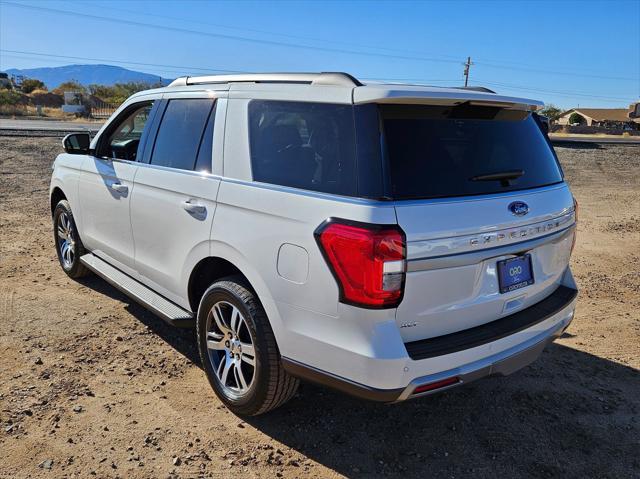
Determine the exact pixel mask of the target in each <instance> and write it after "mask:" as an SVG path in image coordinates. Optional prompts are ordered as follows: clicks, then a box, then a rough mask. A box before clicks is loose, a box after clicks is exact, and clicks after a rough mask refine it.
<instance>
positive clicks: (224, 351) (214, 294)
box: [197, 277, 298, 416]
mask: <svg viewBox="0 0 640 479" xmlns="http://www.w3.org/2000/svg"><path fill="white" fill-rule="evenodd" d="M197 330H198V349H199V352H200V358H201V360H202V365H203V367H204V370H205V372H206V374H207V378H208V379H209V383H210V384H211V386H212V387H213V390H214V391H215V393H216V395H217V396H218V397H219V398H220V400H221V401H222V402H223V403H224V404H225V405H226V406H227V407H228V408H229V409H230V410H231V411H232V412H234V413H236V414H240V415H247V416H254V415H258V414H262V413H265V412H267V411H270V410H271V409H274V408H276V407H278V406H280V405H282V404H283V403H285V402H286V401H288V400H289V399H290V398H291V397H292V396H293V395H294V394H295V392H296V390H297V388H298V380H297V379H295V378H294V377H292V376H290V375H289V374H287V373H286V371H284V369H283V368H282V364H281V362H280V353H279V350H278V345H277V344H276V341H275V337H274V335H273V331H272V329H271V325H270V324H269V321H268V319H267V315H266V313H265V312H264V309H263V308H262V305H261V304H260V302H259V301H258V300H257V298H256V296H255V294H254V293H253V292H252V291H251V290H249V288H247V287H246V286H245V285H244V284H243V282H242V279H241V278H239V277H230V278H225V279H223V280H220V281H218V282H216V283H214V284H213V285H212V286H211V287H210V288H209V289H208V290H207V291H206V292H205V293H204V296H203V297H202V300H201V301H200V307H199V308H198V318H197Z"/></svg>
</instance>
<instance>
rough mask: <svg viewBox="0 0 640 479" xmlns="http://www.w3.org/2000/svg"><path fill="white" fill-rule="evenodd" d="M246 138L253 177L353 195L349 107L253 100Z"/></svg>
mask: <svg viewBox="0 0 640 479" xmlns="http://www.w3.org/2000/svg"><path fill="white" fill-rule="evenodd" d="M249 136H250V143H251V165H252V170H253V179H254V180H256V181H261V182H265V183H273V184H277V185H283V186H292V187H295V188H304V189H308V190H314V191H322V192H327V193H336V194H341V195H355V194H356V181H355V135H354V120H353V109H352V107H351V106H350V105H333V104H321V103H302V102H281V101H260V100H253V101H251V102H250V104H249Z"/></svg>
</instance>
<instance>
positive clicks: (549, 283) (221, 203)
mask: <svg viewBox="0 0 640 479" xmlns="http://www.w3.org/2000/svg"><path fill="white" fill-rule="evenodd" d="M540 105H541V103H539V102H536V101H531V100H526V99H522V98H513V97H505V96H500V95H496V94H495V93H493V92H491V91H490V90H486V89H471V88H469V89H464V88H433V87H423V86H412V85H390V84H366V85H363V84H362V83H360V82H359V81H358V80H356V79H355V78H353V77H351V76H350V75H347V74H344V73H319V74H265V75H240V76H209V77H187V78H179V79H177V80H175V81H174V82H173V83H172V84H171V85H169V86H168V87H166V88H161V89H157V90H150V91H145V92H141V93H138V94H136V95H133V96H132V97H131V98H129V99H128V100H127V101H126V102H125V103H124V104H123V105H122V106H121V107H120V108H119V109H118V111H116V112H115V113H114V115H113V116H112V118H111V119H110V120H109V121H108V122H107V123H106V124H105V125H104V127H103V128H102V129H101V130H100V132H99V133H98V134H97V135H96V137H95V138H94V139H93V140H92V141H90V139H89V136H88V135H87V134H72V135H69V136H67V137H66V138H65V140H64V147H65V150H66V154H61V155H60V156H58V158H57V159H56V161H55V163H54V171H53V176H52V179H51V211H52V214H53V222H54V236H55V241H56V246H57V252H58V257H59V259H60V263H61V265H62V267H63V269H64V270H65V271H66V273H67V274H68V275H69V276H71V277H73V278H77V277H79V276H81V275H83V274H85V273H87V272H88V271H89V270H90V271H93V272H95V273H97V274H98V275H100V276H102V277H103V278H105V279H106V280H107V281H108V282H110V283H111V284H113V285H114V286H116V287H117V288H119V289H121V290H122V291H124V292H125V293H127V294H128V295H130V296H131V297H132V298H133V299H135V300H137V301H139V302H140V303H141V304H143V305H144V306H146V307H148V308H149V309H150V310H152V311H153V312H155V313H156V314H157V315H158V316H160V317H162V318H163V319H165V320H166V321H168V322H170V323H172V324H174V325H179V326H192V325H194V323H195V327H196V328H197V338H198V347H199V351H200V355H201V358H202V366H203V368H204V370H205V372H206V374H207V377H208V379H209V382H210V383H211V385H212V387H213V389H214V391H215V392H216V394H217V395H218V396H219V398H220V399H221V400H222V401H223V402H224V403H225V404H226V405H227V406H228V407H229V409H231V410H232V411H234V412H236V413H238V414H245V415H255V414H260V413H263V412H266V411H268V410H270V409H273V408H275V407H277V406H279V405H281V404H282V403H284V402H285V401H287V400H288V399H289V398H291V396H292V395H293V394H294V393H295V391H296V388H297V385H298V379H299V378H300V379H304V380H311V381H315V382H319V383H322V384H325V385H328V386H331V387H334V388H337V389H339V390H342V391H345V392H347V393H350V394H354V395H356V396H360V397H363V398H367V399H373V400H379V401H385V402H393V401H402V400H405V399H409V398H414V397H417V396H423V395H426V394H431V393H433V392H436V391H441V390H444V389H448V388H452V387H454V386H457V385H460V384H464V383H467V382H469V381H471V380H474V379H477V378H480V377H483V376H489V375H495V374H499V375H506V374H509V373H511V372H513V371H515V370H517V369H518V368H521V367H522V366H524V365H526V364H528V363H530V362H531V361H533V360H534V359H535V358H536V357H537V356H538V355H539V354H540V353H541V351H542V350H543V348H544V347H545V345H546V344H548V343H549V342H550V341H552V340H553V339H554V338H556V337H557V336H559V335H560V334H561V333H562V332H563V331H564V330H565V329H566V328H567V326H568V325H569V323H570V322H571V320H572V318H573V314H574V306H575V300H576V295H577V289H576V285H575V282H574V280H573V277H572V275H571V271H570V269H569V257H570V255H571V251H572V248H573V244H574V240H575V224H576V205H575V202H574V200H573V197H572V195H571V193H570V191H569V188H568V186H567V184H566V183H565V182H564V180H563V174H562V170H561V168H560V165H559V163H558V160H557V158H556V155H555V153H554V151H553V148H552V147H551V145H550V143H549V141H548V139H547V137H546V136H545V134H544V133H543V132H542V130H541V127H540V120H539V119H538V118H537V116H536V114H535V113H533V112H534V111H535V110H536V109H537V108H538V107H540Z"/></svg>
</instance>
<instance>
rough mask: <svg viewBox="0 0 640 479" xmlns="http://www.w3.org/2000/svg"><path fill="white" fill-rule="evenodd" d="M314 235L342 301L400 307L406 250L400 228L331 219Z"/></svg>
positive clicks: (380, 306) (378, 306)
mask: <svg viewBox="0 0 640 479" xmlns="http://www.w3.org/2000/svg"><path fill="white" fill-rule="evenodd" d="M315 234H316V240H317V241H318V244H319V245H320V249H321V251H322V253H323V254H324V257H325V259H326V260H327V263H328V264H329V268H330V269H331V272H332V273H333V275H334V277H335V278H336V281H337V282H338V286H339V288H340V301H342V302H343V303H349V304H353V305H356V306H362V307H365V308H391V307H395V306H397V305H398V304H399V303H400V301H401V300H402V293H403V289H404V279H405V271H406V246H405V235H404V232H403V231H402V230H401V229H400V228H399V227H398V226H393V225H391V226H386V225H372V224H366V223H357V222H353V221H346V220H334V219H331V220H327V221H325V222H324V223H323V224H322V225H320V227H319V228H318V229H317V230H316V233H315Z"/></svg>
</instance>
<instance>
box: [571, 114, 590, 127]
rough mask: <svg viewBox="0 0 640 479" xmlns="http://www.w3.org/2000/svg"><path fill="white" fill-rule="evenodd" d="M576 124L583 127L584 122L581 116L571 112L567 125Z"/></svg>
mask: <svg viewBox="0 0 640 479" xmlns="http://www.w3.org/2000/svg"><path fill="white" fill-rule="evenodd" d="M576 123H577V124H578V125H584V124H585V123H586V122H585V121H584V117H583V116H582V115H580V114H579V113H576V112H573V113H571V116H569V125H574V124H576Z"/></svg>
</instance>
